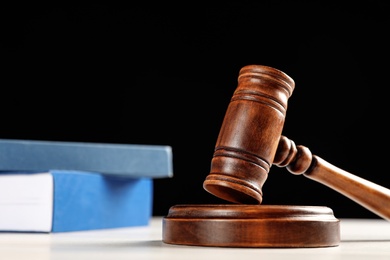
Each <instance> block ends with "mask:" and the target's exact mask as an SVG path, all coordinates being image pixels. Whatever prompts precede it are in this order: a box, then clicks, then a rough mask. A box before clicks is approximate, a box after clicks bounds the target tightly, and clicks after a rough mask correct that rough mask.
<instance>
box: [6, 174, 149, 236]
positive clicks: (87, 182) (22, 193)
mask: <svg viewBox="0 0 390 260" xmlns="http://www.w3.org/2000/svg"><path fill="white" fill-rule="evenodd" d="M152 200H153V180H152V179H150V178H135V179H132V178H125V177H117V176H107V175H103V174H99V173H96V172H80V171H64V170H51V171H48V172H42V173H27V174H25V173H2V174H0V212H1V213H0V231H3V232H4V231H10V232H53V233H54V232H69V231H82V230H95V229H107V228H120V227H131V226H144V225H148V223H149V221H150V219H151V216H152V208H153V204H152V203H153V201H152Z"/></svg>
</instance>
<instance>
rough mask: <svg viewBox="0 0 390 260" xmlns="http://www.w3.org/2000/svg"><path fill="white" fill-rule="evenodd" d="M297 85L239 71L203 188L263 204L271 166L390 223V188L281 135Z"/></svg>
mask: <svg viewBox="0 0 390 260" xmlns="http://www.w3.org/2000/svg"><path fill="white" fill-rule="evenodd" d="M294 88H295V82H294V80H293V79H292V78H290V77H289V76H288V75H286V74H285V73H284V72H282V71H280V70H277V69H274V68H271V67H268V66H260V65H249V66H245V67H243V68H242V69H241V70H240V73H239V77H238V86H237V88H236V90H235V92H234V94H233V97H232V99H231V101H230V104H229V106H228V109H227V111H226V114H225V118H224V120H223V123H222V127H221V130H220V133H219V136H218V139H217V143H216V146H215V151H214V155H213V158H212V161H211V170H210V173H209V174H208V176H207V177H206V179H205V181H204V183H203V187H204V189H205V190H206V191H208V192H210V193H211V194H213V195H215V196H217V197H219V198H222V199H224V200H227V201H230V202H233V203H242V204H261V202H262V196H263V194H262V186H263V184H264V183H265V181H266V179H267V176H268V173H269V170H270V168H271V166H272V165H276V166H278V167H286V168H287V169H288V171H289V172H291V173H293V174H303V175H304V176H306V177H308V178H310V179H312V180H315V181H317V182H320V183H322V184H324V185H326V186H328V187H330V188H332V189H334V190H336V191H338V192H339V193H341V194H343V195H345V196H346V197H348V198H350V199H352V200H353V201H355V202H357V203H358V204H360V205H362V206H363V207H365V208H367V209H368V210H370V211H372V212H373V213H375V214H377V215H378V216H380V217H382V218H384V219H386V220H390V190H388V189H386V188H384V187H382V186H380V185H377V184H375V183H372V182H370V181H367V180H365V179H363V178H360V177H358V176H355V175H353V174H351V173H349V172H346V171H344V170H342V169H340V168H337V167H335V166H333V165H331V164H330V163H328V162H326V161H325V160H323V159H321V158H320V157H318V156H316V155H312V153H311V152H310V150H309V149H308V148H307V147H304V146H296V145H295V143H294V142H293V141H292V140H290V139H288V138H287V137H285V136H283V135H282V129H283V125H284V122H285V116H286V111H287V103H288V102H287V101H288V99H289V97H290V96H291V94H292V92H293V90H294Z"/></svg>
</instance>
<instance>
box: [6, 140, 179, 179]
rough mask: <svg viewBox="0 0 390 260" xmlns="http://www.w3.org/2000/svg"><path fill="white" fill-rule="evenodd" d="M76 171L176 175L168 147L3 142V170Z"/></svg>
mask: <svg viewBox="0 0 390 260" xmlns="http://www.w3.org/2000/svg"><path fill="white" fill-rule="evenodd" d="M48 169H56V170H76V171H89V172H99V173H102V174H106V175H118V176H126V177H131V178H144V177H148V178H166V177H172V176H173V166H172V148H171V147H170V146H167V145H138V144H109V143H83V142H61V141H38V140H18V139H0V171H34V172H36V171H47V170H48Z"/></svg>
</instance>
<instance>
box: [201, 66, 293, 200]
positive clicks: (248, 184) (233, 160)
mask: <svg viewBox="0 0 390 260" xmlns="http://www.w3.org/2000/svg"><path fill="white" fill-rule="evenodd" d="M294 87H295V83H294V80H293V79H292V78H290V77H289V76H288V75H287V74H285V73H284V72H282V71H280V70H277V69H274V68H271V67H267V66H261V65H248V66H245V67H243V68H242V69H241V70H240V72H239V76H238V86H237V88H236V90H235V92H234V94H233V97H232V98H231V101H230V103H229V106H228V108H227V111H226V114H225V118H224V120H223V123H222V126H221V129H220V132H219V136H218V139H217V142H216V145H215V150H214V155H213V158H212V161H211V170H210V173H209V175H208V176H207V178H206V179H205V181H204V183H203V187H204V189H205V190H206V191H208V192H210V193H212V194H214V195H215V196H217V197H220V198H222V199H224V200H227V201H230V202H236V203H245V204H260V203H261V202H262V195H263V194H262V186H263V184H264V182H265V181H266V179H267V176H268V172H269V169H270V167H271V165H272V162H273V159H274V156H275V152H276V149H277V147H278V143H279V139H280V135H281V133H282V129H283V125H284V121H285V116H286V111H287V100H288V98H289V97H290V96H291V94H292V92H293V90H294Z"/></svg>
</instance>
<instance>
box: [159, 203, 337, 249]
mask: <svg viewBox="0 0 390 260" xmlns="http://www.w3.org/2000/svg"><path fill="white" fill-rule="evenodd" d="M163 242H164V243H167V244H176V245H190V246H214V247H294V248H295V247H331V246H338V244H339V242H340V227H339V220H338V219H336V218H335V217H334V215H333V211H332V210H331V209H330V208H328V207H321V206H290V205H288V206H287V205H243V204H231V205H230V204H226V205H225V204H215V205H213V204H209V205H207V204H200V205H191V204H188V205H186V204H184V205H176V206H172V207H171V208H170V209H169V212H168V215H167V216H165V217H164V218H163Z"/></svg>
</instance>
